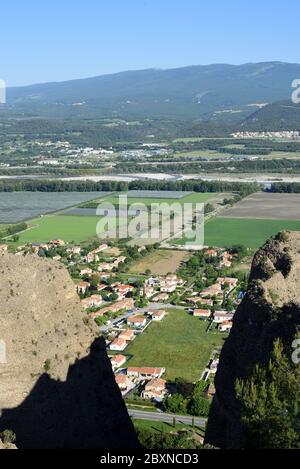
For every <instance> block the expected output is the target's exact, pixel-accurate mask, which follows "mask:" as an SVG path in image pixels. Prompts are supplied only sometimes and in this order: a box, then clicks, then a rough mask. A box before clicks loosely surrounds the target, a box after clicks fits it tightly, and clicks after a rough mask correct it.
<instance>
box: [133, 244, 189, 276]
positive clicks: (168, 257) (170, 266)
mask: <svg viewBox="0 0 300 469" xmlns="http://www.w3.org/2000/svg"><path fill="white" fill-rule="evenodd" d="M187 257H188V255H187V253H185V252H182V251H168V250H159V251H155V252H153V253H151V254H149V255H148V256H146V257H144V258H142V259H141V260H140V261H138V262H136V263H135V264H134V265H133V266H132V267H131V268H130V271H129V272H130V273H132V274H134V273H135V274H143V273H145V271H146V270H147V269H150V270H151V273H153V274H155V275H166V274H168V273H169V272H171V273H175V272H176V271H177V269H178V267H180V264H181V262H182V261H183V260H185V259H186V258H187Z"/></svg>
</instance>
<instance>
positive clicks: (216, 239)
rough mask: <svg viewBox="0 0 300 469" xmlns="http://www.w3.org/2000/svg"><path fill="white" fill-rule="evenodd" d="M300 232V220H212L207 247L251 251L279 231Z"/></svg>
mask: <svg viewBox="0 0 300 469" xmlns="http://www.w3.org/2000/svg"><path fill="white" fill-rule="evenodd" d="M282 230H290V231H298V230H299V231H300V220H269V219H266V220H264V219H256V218H221V217H219V218H212V219H211V220H209V221H208V222H206V224H205V240H204V243H205V245H206V246H215V247H222V248H223V247H230V246H233V245H235V244H243V245H245V246H246V247H248V248H250V249H257V248H259V247H260V246H262V245H263V244H264V243H265V242H266V240H267V239H268V238H270V237H271V236H274V235H276V234H277V233H279V231H282ZM172 244H174V245H177V246H183V245H184V244H190V241H187V240H186V239H178V240H174V241H173V242H172Z"/></svg>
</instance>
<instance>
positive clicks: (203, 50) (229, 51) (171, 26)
mask: <svg viewBox="0 0 300 469" xmlns="http://www.w3.org/2000/svg"><path fill="white" fill-rule="evenodd" d="M0 15H1V27H0V44H1V54H0V57H1V60H0V78H2V79H5V80H6V82H7V85H8V86H15V85H23V84H30V83H39V82H46V81H61V80H67V79H73V78H83V77H89V76H95V75H101V74H104V73H113V72H118V71H123V70H132V69H143V68H152V67H156V68H173V67H180V66H184V65H195V64H210V63H233V64H239V63H245V62H259V61H271V60H281V61H288V62H299V61H300V58H299V50H298V44H299V30H300V19H299V18H300V2H299V1H298V0H285V1H284V2H275V1H274V0H273V1H271V0H260V1H259V0H251V1H250V0H226V1H225V0H210V1H201V0H61V1H58V0H51V1H50V0H43V1H40V0H26V1H24V0H10V1H7V2H1V10H0Z"/></svg>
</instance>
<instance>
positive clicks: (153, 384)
mask: <svg viewBox="0 0 300 469" xmlns="http://www.w3.org/2000/svg"><path fill="white" fill-rule="evenodd" d="M166 394H167V388H166V381H165V380H164V379H161V378H153V379H152V380H151V381H149V382H148V383H147V384H146V386H145V389H144V391H143V392H142V397H143V399H163V398H164V397H165V395H166Z"/></svg>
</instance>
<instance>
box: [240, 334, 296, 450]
mask: <svg viewBox="0 0 300 469" xmlns="http://www.w3.org/2000/svg"><path fill="white" fill-rule="evenodd" d="M236 395H237V398H238V400H239V401H240V403H241V407H242V423H243V425H244V427H245V430H246V435H247V443H246V446H247V447H250V448H274V449H276V448H278V449H279V448H285V449H291V448H293V449H295V448H300V365H299V364H295V363H293V361H292V352H291V353H290V354H289V353H286V352H285V351H284V347H283V344H282V342H281V341H280V340H276V341H275V343H274V349H273V352H272V356H271V359H270V361H269V364H268V365H267V366H266V367H264V366H262V365H257V366H256V367H255V369H254V372H253V375H252V376H251V378H250V379H247V380H238V381H237V383H236Z"/></svg>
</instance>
